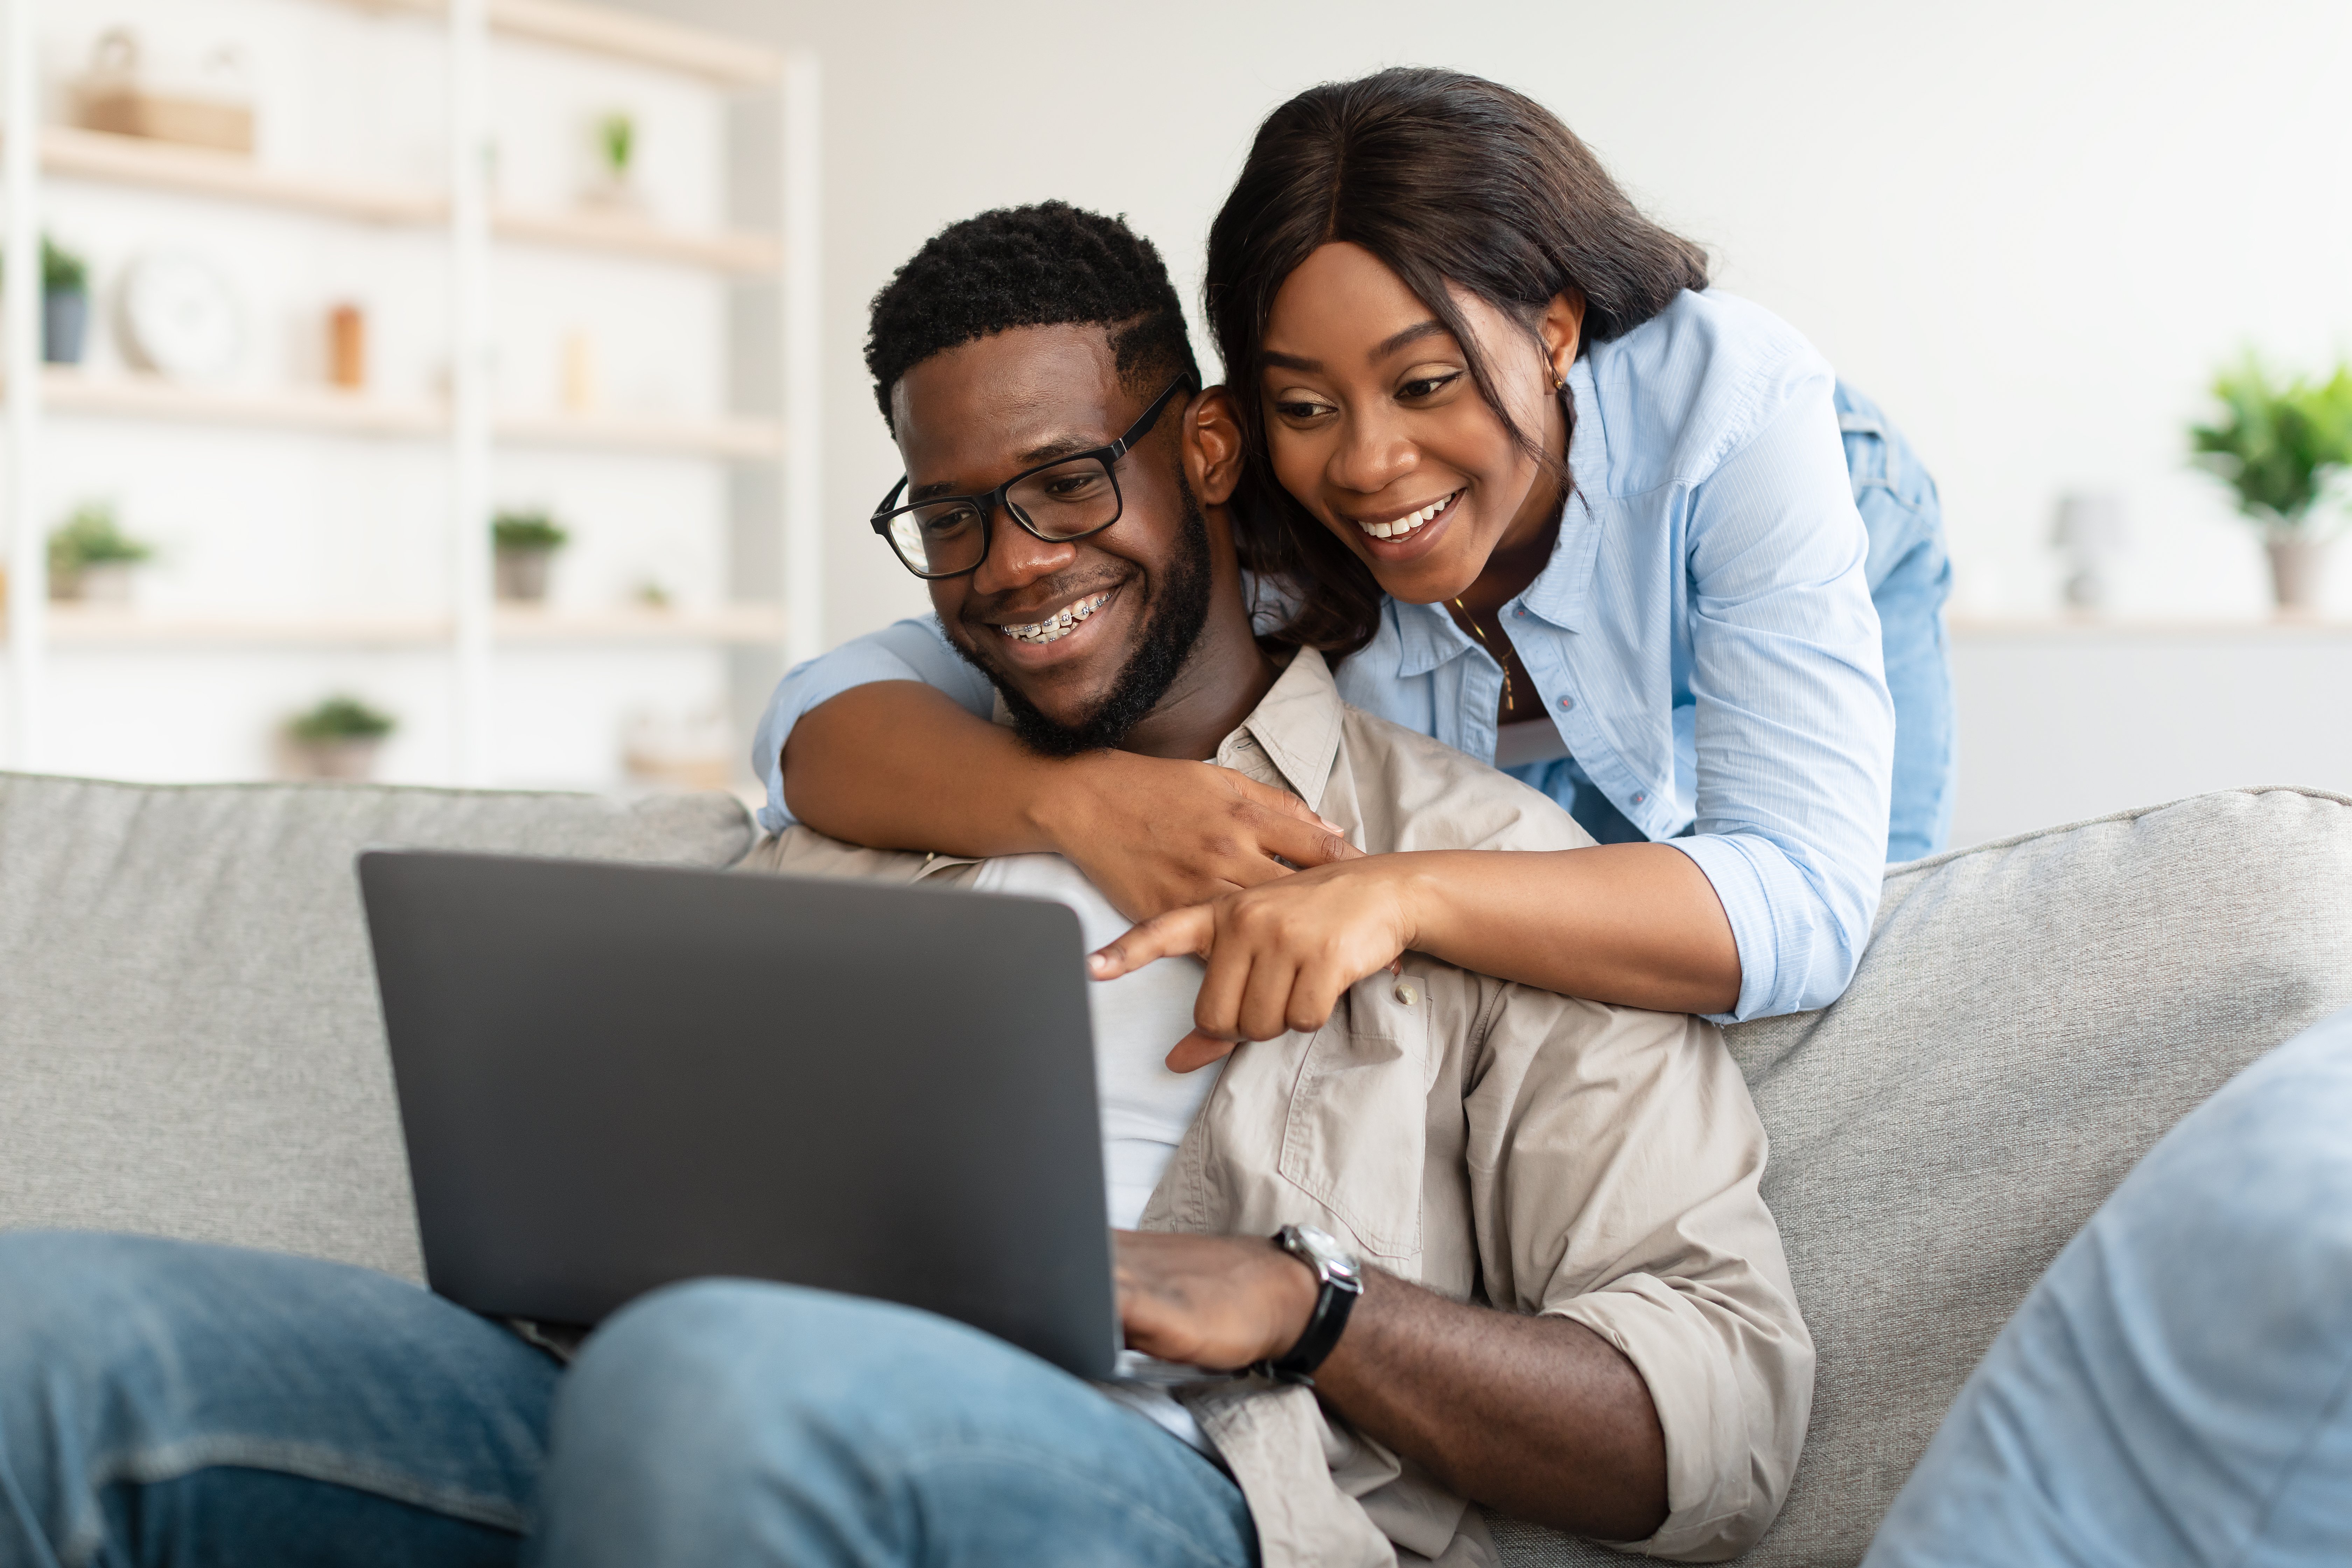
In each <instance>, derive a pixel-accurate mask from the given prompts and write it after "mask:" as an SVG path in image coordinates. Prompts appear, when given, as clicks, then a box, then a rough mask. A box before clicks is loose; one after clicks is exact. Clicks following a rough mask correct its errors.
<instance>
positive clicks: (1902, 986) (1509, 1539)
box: [1496, 789, 2352, 1568]
mask: <svg viewBox="0 0 2352 1568" xmlns="http://www.w3.org/2000/svg"><path fill="white" fill-rule="evenodd" d="M2347 1006H2352V800H2347V799H2345V798H2344V797H2343V796H2340V795H2323V794H2320V793H2318V792H2315V791H2309V790H2293V789H2267V790H2231V791H2226V792H2222V793H2220V794H2215V795H2199V796H2196V797H2194V798H2192V799H2189V800H2185V801H2179V802H2176V803H2174V804H2172V805H2163V806H2156V807H2152V808H2149V809H2147V810H2145V811H2136V812H2126V813H2124V814H2122V815H2120V816H2111V817H2106V818H2104V819H2102V820H2099V821H2095V822H2084V823H2076V824H2074V825H2072V826H2064V827H2055V828H2051V829H2048V830H2046V831H2043V832H2040V833H2032V834H2027V835H2024V836H2022V837H2017V838H2011V839H2006V840H2003V841H2001V842H1999V843H1995V844H1988V845H1984V846H1981V847H1977V848H1973V849H1967V850H1961V851H1958V852H1957V853H1954V854H1950V855H1944V856H1940V857H1937V858H1934V859H1929V860H1921V861H1917V862H1915V863H1914V864H1911V865H1909V866H1902V867H1896V868H1894V869H1893V870H1891V871H1890V872H1889V873H1888V874H1887V879H1886V888H1885V899H1884V900H1883V902H1882V904H1881V907H1880V910H1879V916H1878V924H1877V929H1876V931H1875V932H1874V935H1873V937H1872V939H1871V944H1870V948H1869V950H1868V952H1866V953H1865V954H1864V958H1863V962H1862V967H1861V970H1860V972H1859V973H1857V974H1856V975H1855V977H1854V983H1853V986H1852V988H1851V989H1849V990H1848V991H1847V992H1846V994H1845V995H1844V996H1843V998H1842V999H1841V1000H1840V1001H1839V1002H1838V1003H1837V1004H1836V1005H1834V1006H1832V1007H1829V1008H1826V1009H1824V1010H1823V1011H1822V1012H1818V1013H1808V1014H1801V1015H1799V1016H1794V1017H1788V1018H1774V1019H1769V1020H1766V1021H1764V1022H1760V1023H1756V1024H1748V1025H1741V1026H1737V1027H1735V1028H1733V1029H1732V1030H1730V1031H1729V1034H1730V1038H1731V1046H1732V1051H1733V1054H1734V1055H1735V1056H1737V1057H1738V1059H1739V1064H1740V1066H1741V1068H1743V1069H1744V1070H1745V1071H1746V1073H1747V1075H1748V1086H1749V1089H1751V1091H1752V1092H1753V1093H1754V1095H1755V1097H1756V1104H1757V1109H1758V1110H1759V1112H1760V1113H1761V1114H1762V1116H1763V1119H1764V1125H1765V1127H1766V1128H1767V1129H1768V1130H1769V1132H1770V1133H1771V1137H1772V1155H1771V1164H1770V1168H1769V1170H1768V1172H1767V1173H1766V1175H1765V1180H1764V1191H1765V1196H1766V1197H1767V1198H1768V1199H1769V1201H1770V1203H1771V1205H1772V1212H1773V1214H1774V1215H1775V1216H1776V1217H1777V1218H1778V1219H1779V1221H1780V1234H1781V1237H1782V1239H1783V1240H1784V1241H1785V1242H1786V1244H1787V1247H1788V1250H1789V1264H1790V1271H1791V1273H1792V1275H1793V1276H1794V1279H1795V1281H1796V1286H1797V1295H1798V1300H1799V1301H1800V1303H1801V1305H1802V1306H1803V1308H1804V1312H1805V1321H1806V1322H1807V1324H1808V1325H1809V1326H1810V1327H1811V1330H1812V1333H1813V1340H1814V1343H1815V1344H1816V1346H1817V1347H1818V1348H1819V1351H1820V1355H1821V1360H1820V1371H1819V1375H1818V1377H1817V1380H1816V1383H1815V1386H1814V1395H1813V1414H1812V1425H1811V1431H1810V1434H1809V1436H1807V1439H1806V1445H1805V1452H1804V1456H1803V1458H1802V1459H1801V1461H1800V1462H1799V1465H1798V1468H1797V1477H1796V1482H1795V1485H1794V1488H1793V1489H1792V1490H1791V1492H1790V1498H1789V1501H1788V1505H1787V1507H1786V1508H1785V1509H1784V1510H1782V1512H1781V1515H1780V1520H1779V1521H1778V1522H1777V1523H1776V1524H1775V1525H1774V1526H1773V1528H1772V1531H1771V1532H1770V1533H1769V1534H1768V1535H1767V1536H1766V1537H1765V1538H1764V1541H1763V1542H1762V1543H1761V1544H1760V1545H1759V1546H1758V1547H1757V1548H1756V1550H1755V1551H1754V1552H1751V1553H1749V1554H1748V1556H1747V1557H1745V1558H1742V1559H1741V1561H1742V1562H1743V1563H1757V1564H1775V1565H1777V1564H1799V1563H1801V1564H1806V1565H1808V1568H1831V1565H1835V1564H1846V1563H1857V1562H1859V1561H1860V1560H1861V1558H1862V1555H1863V1552H1864V1550H1865V1549H1866V1548H1867V1547H1868V1546H1869V1543H1870V1537H1871V1535H1872V1533H1873V1532H1874V1531H1875V1530H1876V1529H1877V1527H1878V1521H1879V1520H1880V1518H1881V1517H1882V1516H1883V1515H1884V1514H1885V1511H1886V1509H1887V1506H1888V1504H1890V1503H1891V1502H1892V1501H1893V1500H1894V1498H1895V1491H1896V1489H1899V1488H1900V1487H1901V1486H1902V1484H1903V1481H1904V1479H1905V1478H1906V1476H1908V1475H1909V1474H1910V1472H1911V1467H1912V1466H1913V1465H1914V1464H1915V1463H1916V1461H1917V1459H1918V1458H1919V1455H1920V1452H1921V1450H1922V1449H1924V1448H1925V1447H1927V1439H1928V1437H1929V1436H1931V1435H1932V1434H1933V1433H1934V1431H1935V1429H1936V1426H1937V1423H1938V1422H1939V1421H1941V1420H1942V1419H1943V1415H1944V1412H1945V1410H1946V1409H1947V1408H1948V1406H1949V1405H1951V1402H1952V1398H1953V1396H1954V1395H1955V1394H1958V1392H1959V1386H1960V1383H1961V1381H1962V1380H1963V1379H1964V1378H1966V1377H1967V1376H1968V1374H1969V1371H1970V1370H1971V1369H1972V1368H1973V1367H1974V1366H1975V1365H1976V1363H1977V1362H1978V1360H1979V1358H1980V1357H1981V1356H1982V1355H1983V1353H1984V1351H1985V1348H1986V1347H1987V1346H1988V1345H1990V1343H1991V1342H1992V1338H1993V1335H1994V1334H1995V1333H1997V1332H1998V1331H2000V1326H2001V1324H2002V1323H2004V1322H2006V1321H2008V1319H2009V1316H2010V1314H2011V1312H2012V1311H2013V1310H2016V1307H2017V1304H2018V1302H2019V1301H2020V1300H2021V1299H2022V1298H2023V1297H2024V1295H2025V1292H2026V1291H2027V1289H2030V1288H2031V1287H2032V1284H2033V1282H2034V1280H2035V1279H2039V1278H2040V1277H2041V1274H2042V1270H2043V1268H2046V1267H2048V1265H2049V1263H2050V1260H2051V1259H2052V1258H2054V1257H2056V1256H2057V1253H2058V1249H2059V1248H2060V1247H2063V1245H2064V1244H2065V1242H2066V1240H2067V1239H2068V1238H2069V1237H2072V1236H2073V1235H2074V1232H2075V1231H2076V1230H2077V1229H2079V1228H2080V1227H2081V1226H2082V1224H2083V1222H2084V1220H2085V1219H2087V1218H2088V1217H2090V1214H2091V1211H2092V1210H2093V1209H2095V1208H2096V1207H2097V1206H2098V1205H2100V1204H2101V1203H2102V1202H2104V1201H2105V1198H2106V1195H2107V1194H2108V1193H2110V1192H2112V1191H2113V1190H2114V1189H2115V1187H2116V1184H2117V1183H2118V1182H2120V1181H2122V1179H2123V1177H2124V1174H2125V1173H2126V1172H2127V1171H2129V1170H2130V1169H2131V1167H2132V1166H2133V1164H2135V1163H2137V1161H2138V1159H2139V1157H2140V1156H2141V1154H2143V1153H2145V1152H2147V1149H2148V1147H2149V1145H2151V1144H2152V1143H2154V1142H2156V1140H2157V1138H2158V1136H2159V1135H2161V1134H2162V1133H2163V1132H2164V1131H2165V1130H2166V1129H2168V1128H2169V1127H2170V1126H2171V1125H2172V1124H2173V1123H2174V1122H2175V1121H2179V1119H2180V1118H2181V1117H2182V1116H2183V1115H2185V1114H2186V1113H2187V1112H2188V1111H2189V1110H2190V1109H2191V1108H2193V1107H2194V1106H2196V1105H2197V1104H2198V1103H2199V1102H2200V1101H2201V1100H2204V1099H2205V1098H2206V1097H2207V1096H2208V1095H2210V1094H2211V1093H2212V1092H2213V1091H2214V1090H2215V1089H2219V1088H2220V1087H2221V1084H2222V1083H2223V1082H2225V1081H2226V1080H2227V1079H2229V1078H2230V1077H2231V1075H2232V1074H2234V1073H2235V1072H2237V1070H2238V1069H2239V1068H2242V1067H2244V1066H2245V1065H2246V1064H2247V1063H2248V1062H2250V1061H2252V1060H2253V1059H2254V1058H2256V1057H2258V1056H2261V1055H2262V1054H2263V1052H2265V1051H2267V1050H2269V1049H2271V1047H2274V1046H2277V1045H2279V1044H2281V1043H2283V1042H2284V1041H2285V1040H2286V1039H2287V1038H2288V1037H2290V1036H2293V1035H2294V1034H2296V1033H2298V1032H2300V1031H2301V1030H2302V1029H2304V1028H2305V1026H2309V1025H2310V1024H2312V1023H2314V1022H2315V1021H2316V1020H2318V1019H2320V1018H2322V1017H2325V1016H2327V1015H2328V1014H2330V1013H2333V1012H2336V1011H2338V1010H2340V1009H2343V1008H2345V1007H2347ZM1496 1535H1497V1537H1498V1538H1499V1539H1500V1540H1501V1541H1502V1542H1503V1544H1504V1547H1505V1560H1506V1561H1507V1562H1509V1563H1514V1564H1528V1565H1533V1564H1552V1563H1559V1564H1569V1563H1575V1564H1588V1563H1622V1562H1623V1559H1622V1557H1619V1556H1617V1555H1616V1554H1615V1553H1612V1552H1606V1551H1603V1550H1601V1549H1600V1548H1597V1547H1591V1546H1586V1545H1583V1544H1580V1543H1578V1542H1570V1541H1569V1540H1567V1539H1566V1538H1564V1537H1559V1536H1556V1535H1553V1534H1551V1533H1550V1532H1549V1531H1537V1530H1533V1529H1530V1528H1528V1527H1525V1526H1520V1525H1517V1524H1512V1523H1508V1522H1506V1521H1496Z"/></svg>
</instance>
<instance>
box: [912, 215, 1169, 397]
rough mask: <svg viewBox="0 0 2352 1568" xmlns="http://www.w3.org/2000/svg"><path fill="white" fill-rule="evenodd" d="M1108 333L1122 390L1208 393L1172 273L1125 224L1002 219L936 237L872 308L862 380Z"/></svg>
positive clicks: (1091, 218)
mask: <svg viewBox="0 0 2352 1568" xmlns="http://www.w3.org/2000/svg"><path fill="white" fill-rule="evenodd" d="M1064 325H1078V326H1095V325H1100V326H1104V327H1108V328H1109V329H1111V350H1112V352H1113V353H1114V354H1115V355H1116V356H1117V362H1118V377H1119V381H1120V383H1121V384H1123V385H1126V386H1128V387H1129V388H1130V389H1132V390H1134V391H1135V392H1136V393H1138V394H1139V395H1141V396H1145V397H1150V396H1152V395H1155V394H1157V393H1158V392H1159V391H1160V389H1161V388H1162V387H1164V386H1166V385H1167V384H1169V383H1170V382H1171V381H1173V380H1175V379H1176V377H1178V376H1179V375H1189V376H1191V377H1192V384H1193V385H1195V386H1198V385H1199V384H1201V371H1200V366H1199V365H1198V364H1197V363H1195V362H1194V360H1193V358H1192V340H1191V338H1190V337H1188V336H1187V335H1186V333H1185V331H1184V307H1183V305H1182V303H1181V301H1180V300H1178V299H1177V297H1176V287H1175V285H1174V284H1172V283H1171V282H1169V280H1168V268H1167V265H1166V264H1165V263H1164V262H1162V261H1161V260H1160V252H1159V251H1158V250H1157V249H1155V248H1154V247H1152V244H1151V242H1150V240H1148V239H1146V238H1144V237H1142V236H1141V235H1139V234H1138V233H1136V232H1135V231H1134V230H1133V229H1131V228H1129V227H1128V226H1127V222H1126V220H1125V219H1123V218H1115V217H1105V216H1102V215H1101V214H1100V213H1090V212H1081V211H1079V210H1078V209H1077V208H1076V207H1074V206H1072V205H1069V204H1068V203H1067V202H1040V203H1038V204H1037V205H1035V206H1027V207H999V208H997V209H996V210H995V211H993V212H984V213H982V214H981V215H980V216H978V217H969V218H966V219H964V220H963V221H962V222H961V223H952V224H950V225H949V226H947V227H945V228H943V229H941V230H940V232H939V233H938V234H936V235H933V236H932V237H930V238H929V240H928V241H926V242H925V243H924V245H923V248H922V249H920V250H919V251H917V252H915V255H914V258H913V259H911V260H909V261H908V263H907V265H905V266H904V267H901V268H898V274H897V276H895V277H893V278H892V279H890V281H889V282H888V283H887V284H886V285H884V286H883V289H882V291H881V292H880V293H879V294H877V295H875V296H874V314H873V325H872V330H871V331H870V332H869V333H868V334H867V336H866V369H867V370H868V371H870V372H872V373H873V375H874V398H875V401H876V402H877V403H879V404H880V405H882V417H883V418H884V419H885V420H886V421H889V423H890V426H891V428H892V429H893V430H895V429H897V428H898V424H897V421H896V420H893V419H891V415H890V389H891V388H892V387H894V386H896V385H898V378H899V377H900V376H902V375H904V374H907V372H908V371H909V370H911V369H913V368H914V367H915V366H916V365H918V364H919V363H922V362H923V361H925V360H927V359H929V358H930V357H931V356H932V355H933V354H935V353H941V352H943V351H945V350H948V349H951V348H955V347H957V346H958V345H959V344H962V343H968V342H973V341H974V340H975V339H979V338H984V337H987V336H989V335H990V334H991V333H992V332H1002V331H1007V330H1008V329H1011V328H1013V327H1056V326H1064Z"/></svg>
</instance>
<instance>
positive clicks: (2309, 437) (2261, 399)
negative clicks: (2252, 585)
mask: <svg viewBox="0 0 2352 1568" xmlns="http://www.w3.org/2000/svg"><path fill="white" fill-rule="evenodd" d="M2213 395H2214V397H2215V398H2216V399H2217V400H2218V401H2219V402H2220V403H2221V412H2222V417H2221V419H2219V420H2217V421H2216V422H2214V423H2213V424H2210V425H2196V426H2190V427H2189V445H2190V447H2191V449H2192V450H2193V451H2194V453H2195V456H2196V461H2197V462H2198V463H2199V464H2200V465H2201V466H2203V467H2204V468H2209V469H2210V470H2211V471H2212V472H2214V473H2216V474H2219V475H2220V476H2221V478H2222V479H2225V480H2227V481H2228V482H2229V484H2230V487H2231V489H2234V490H2235V491H2236V492H2237V497H2238V510H2239V511H2240V512H2242V513H2243V514H2244V515H2245V516H2246V517H2248V518H2250V519H2252V521H2254V522H2255V523H2256V524H2257V525H2259V526H2260V527H2261V529H2262V530H2263V542H2264V543H2265V544H2266V545H2267V546H2268V547H2269V553H2270V560H2271V586H2272V590H2273V594H2274V595H2275V596H2276V599H2277V602H2278V607H2279V608H2280V609H2282V610H2289V611H2293V610H2307V609H2309V608H2311V607H2312V606H2313V605H2315V604H2316V603H2317V602H2318V598H2319V573H2320V568H2321V566H2322V564H2323V563H2324V561H2325V555H2326V546H2327V544H2328V542H2329V539H2330V531H2328V530H2326V529H2325V528H2324V527H2323V525H2322V523H2321V521H2320V516H2321V513H2322V511H2323V510H2324V509H2323V507H2322V505H2321V503H2322V502H2323V501H2324V500H2327V499H2329V498H2330V496H2331V494H2332V493H2333V490H2334V487H2335V483H2336V479H2338V477H2339V476H2340V475H2341V474H2342V473H2343V471H2344V469H2345V468H2346V467H2347V465H2352V365H2346V364H2342V363H2339V364H2338V365H2337V366H2336V374H2334V375H2333V376H2331V377H2329V378H2328V379H2327V380H2326V381H2325V382H2322V383H2319V384H2312V383H2310V382H2308V381H2305V380H2304V379H2303V378H2302V377H2299V376H2298V377H2297V378H2296V379H2294V381H2292V382H2289V383H2288V384H2285V385H2284V386H2279V385H2273V384H2272V382H2271V379H2270V376H2269V374H2268V373H2267V372H2266V371H2264V370H2263V366H2262V364H2261V363H2260V362H2258V361H2257V360H2256V359H2255V358H2254V357H2253V356H2252V355H2251V354H2249V355H2248V356H2247V357H2246V359H2245V361H2244V363H2242V364H2241V365H2240V366H2239V367H2238V368H2237V369H2235V370H2231V371H2224V372H2222V373H2221V374H2220V375H2218V376H2216V377H2215V378H2214V380H2213Z"/></svg>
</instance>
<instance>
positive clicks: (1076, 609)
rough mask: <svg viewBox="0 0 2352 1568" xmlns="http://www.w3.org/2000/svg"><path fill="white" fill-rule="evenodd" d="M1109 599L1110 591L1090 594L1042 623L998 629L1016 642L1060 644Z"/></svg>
mask: <svg viewBox="0 0 2352 1568" xmlns="http://www.w3.org/2000/svg"><path fill="white" fill-rule="evenodd" d="M1109 597H1110V594H1109V593H1108V590H1106V591H1105V592H1103V593H1100V594H1090V595H1087V597H1085V598H1083V599H1080V600H1079V601H1077V602H1076V604H1073V605H1063V606H1062V611H1061V614H1059V615H1056V616H1047V617H1046V618H1045V619H1044V620H1042V621H1032V622H1030V623H1029V624H1028V625H1027V626H999V627H997V628H996V629H997V630H998V631H1000V632H1003V634H1004V635H1005V636H1006V637H1011V638H1012V639H1013V641H1015V642H1033V643H1049V642H1059V641H1061V640H1062V639H1063V638H1064V637H1067V636H1069V634H1070V628H1071V627H1073V626H1076V625H1077V624H1078V623H1079V622H1081V621H1083V620H1085V619H1086V618H1087V616H1091V615H1093V614H1094V613H1095V612H1096V611H1097V610H1099V609H1101V608H1102V607H1103V601H1104V600H1106V599H1108V598H1109Z"/></svg>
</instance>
